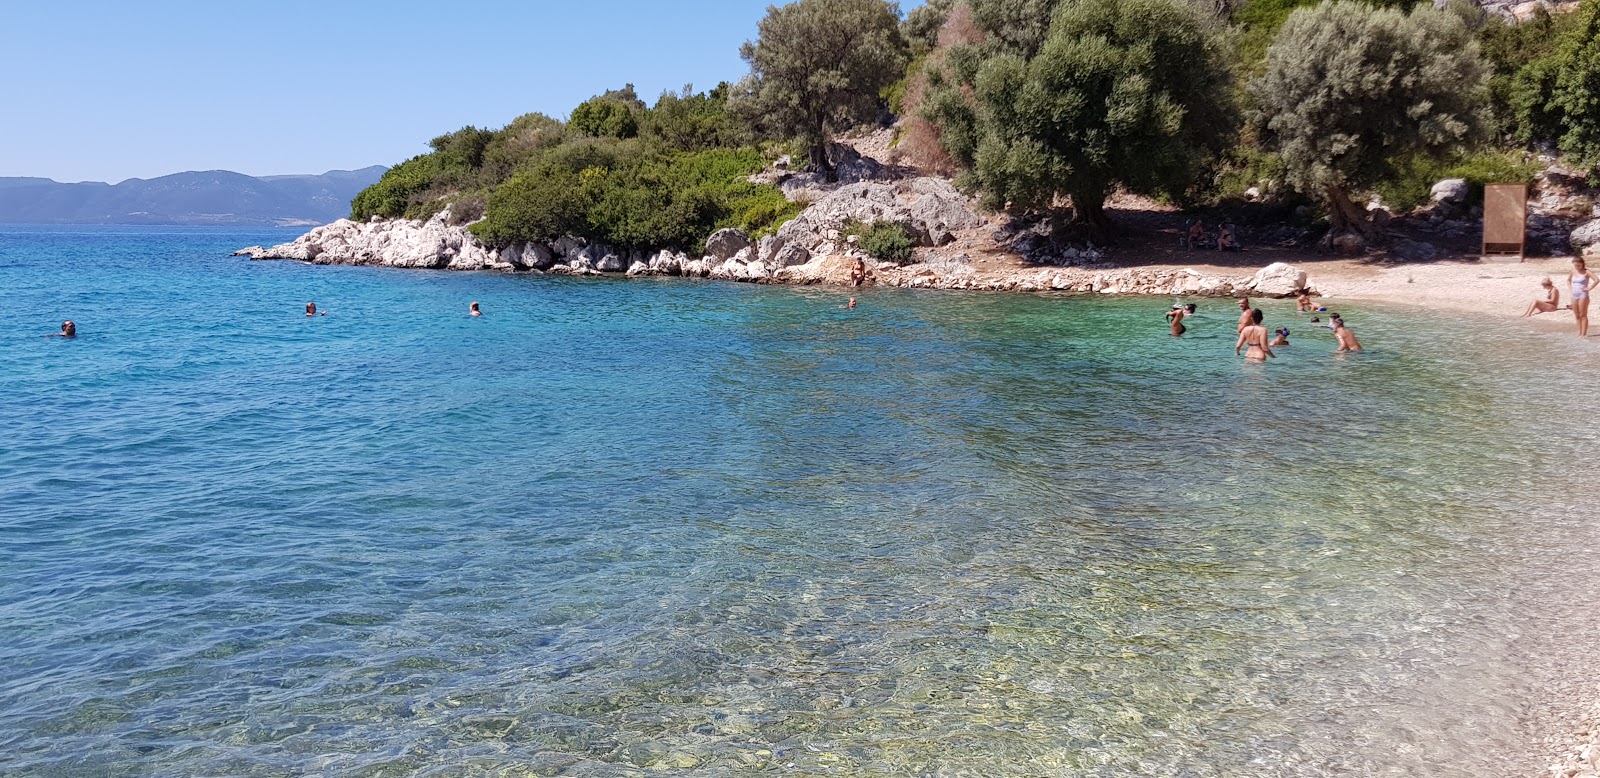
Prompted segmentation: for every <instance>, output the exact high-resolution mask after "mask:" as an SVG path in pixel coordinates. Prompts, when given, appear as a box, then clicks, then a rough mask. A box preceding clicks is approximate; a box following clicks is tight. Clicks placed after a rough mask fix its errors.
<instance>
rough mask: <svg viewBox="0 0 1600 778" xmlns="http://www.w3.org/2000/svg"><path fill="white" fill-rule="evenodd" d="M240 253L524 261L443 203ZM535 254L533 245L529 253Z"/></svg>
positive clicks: (365, 260) (442, 264) (432, 262)
mask: <svg viewBox="0 0 1600 778" xmlns="http://www.w3.org/2000/svg"><path fill="white" fill-rule="evenodd" d="M240 253H241V254H243V255H245V256H249V257H250V258H251V259H293V260H299V261H301V262H313V263H316V264H319V265H383V266H387V267H404V268H447V269H450V270H514V269H517V267H518V266H519V265H521V264H522V263H523V262H524V260H523V256H524V254H526V253H527V250H526V249H525V248H521V249H518V250H517V251H516V252H513V254H511V255H507V256H502V254H501V252H500V251H497V250H495V249H491V248H489V247H487V246H485V245H483V244H482V243H481V242H479V241H478V238H477V236H475V235H473V234H472V233H471V232H470V231H469V230H468V229H467V226H466V225H459V224H451V223H450V211H449V209H446V210H444V211H441V212H440V213H438V214H436V215H435V216H434V217H433V218H431V219H428V220H427V221H422V222H418V221H411V220H407V219H390V220H387V221H368V222H353V221H350V220H349V219H340V220H338V221H336V222H334V223H332V224H325V225H323V226H321V227H318V228H316V229H314V230H312V231H310V232H308V233H306V234H304V235H302V236H300V237H299V238H296V239H295V240H294V241H292V242H290V243H284V244H280V245H277V246H272V247H270V248H260V247H252V248H251V249H246V250H244V251H242V252H240ZM538 255H539V251H538V250H537V249H535V250H534V256H535V257H537V256H538ZM513 256H514V257H515V261H513V258H512V257H513Z"/></svg>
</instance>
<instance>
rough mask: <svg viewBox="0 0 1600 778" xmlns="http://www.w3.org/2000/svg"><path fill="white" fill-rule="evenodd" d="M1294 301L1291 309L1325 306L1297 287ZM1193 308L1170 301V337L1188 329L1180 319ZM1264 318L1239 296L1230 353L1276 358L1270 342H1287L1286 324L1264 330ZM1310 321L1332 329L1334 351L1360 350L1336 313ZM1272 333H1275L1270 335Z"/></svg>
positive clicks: (1256, 358) (1249, 357) (1255, 359)
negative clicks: (1234, 338) (1237, 318)
mask: <svg viewBox="0 0 1600 778" xmlns="http://www.w3.org/2000/svg"><path fill="white" fill-rule="evenodd" d="M1295 302H1296V305H1295V311H1296V312H1297V313H1306V312H1320V311H1323V310H1326V309H1324V308H1318V307H1315V306H1314V305H1312V303H1311V292H1310V291H1309V290H1306V289H1301V290H1299V291H1298V292H1296V293H1295ZM1195 310H1196V306H1195V304H1194V303H1188V304H1184V303H1175V304H1173V306H1172V309H1171V310H1169V311H1167V324H1168V326H1169V327H1170V328H1171V331H1172V335H1173V336H1174V337H1177V336H1179V335H1182V334H1183V333H1185V332H1188V328H1187V327H1185V326H1184V324H1183V321H1184V319H1187V318H1189V317H1191V316H1193V315H1194V314H1195ZM1265 320H1266V314H1264V313H1262V311H1261V309H1260V308H1255V307H1252V306H1251V305H1250V298H1248V297H1240V298H1239V323H1238V326H1237V327H1235V331H1236V332H1237V333H1238V335H1239V339H1238V341H1237V342H1235V343H1234V346H1233V353H1234V354H1235V355H1238V354H1239V353H1240V352H1244V358H1245V359H1246V360H1249V361H1251V362H1265V361H1267V360H1268V359H1275V358H1277V356H1278V355H1277V354H1275V353H1273V351H1272V347H1273V346H1287V345H1289V328H1288V327H1279V328H1278V329H1277V330H1274V331H1273V332H1271V333H1270V334H1269V333H1268V331H1267V326H1266V324H1265V323H1264V322H1265ZM1311 323H1312V324H1314V325H1316V326H1318V327H1327V328H1328V329H1331V330H1333V339H1334V342H1335V344H1336V345H1337V348H1335V349H1334V353H1339V352H1343V351H1360V350H1361V341H1359V340H1356V336H1355V333H1353V332H1351V331H1350V328H1349V327H1346V326H1345V323H1344V319H1343V318H1341V317H1340V316H1339V314H1337V313H1332V314H1329V315H1328V321H1327V322H1326V323H1324V322H1323V321H1322V320H1321V318H1320V317H1317V316H1313V317H1311ZM1273 335H1275V336H1276V337H1272V336H1273Z"/></svg>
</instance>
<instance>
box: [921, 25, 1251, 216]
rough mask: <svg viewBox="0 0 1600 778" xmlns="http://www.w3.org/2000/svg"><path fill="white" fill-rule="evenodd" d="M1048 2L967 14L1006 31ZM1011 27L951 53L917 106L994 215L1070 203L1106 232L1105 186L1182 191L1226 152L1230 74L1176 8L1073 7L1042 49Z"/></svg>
mask: <svg viewBox="0 0 1600 778" xmlns="http://www.w3.org/2000/svg"><path fill="white" fill-rule="evenodd" d="M1046 5H1047V4H1045V3H1044V2H1043V0H989V1H988V2H984V3H981V4H979V5H978V6H976V7H975V8H974V12H975V14H977V15H978V17H979V18H987V19H988V22H986V25H1000V26H1001V27H1007V26H1008V25H1009V24H1010V23H1011V21H1012V20H1014V19H1021V18H1023V17H1027V16H1028V15H1029V14H1031V13H1034V12H1037V11H1039V10H1041V9H1042V8H1044V7H1045V6H1046ZM985 15H986V16H985ZM1009 29H1010V32H1011V34H1012V37H1011V38H1010V39H1000V38H995V37H989V38H986V39H985V40H984V41H983V42H982V43H977V44H968V45H966V46H959V47H956V48H955V49H954V50H952V51H951V52H949V60H948V62H949V64H948V66H947V67H945V68H943V69H942V70H939V71H938V72H937V73H935V74H933V75H931V77H930V92H929V95H928V98H927V100H926V102H925V103H924V106H925V112H926V114H927V116H928V117H929V118H930V119H931V120H933V121H934V122H935V123H937V124H939V125H940V139H941V142H942V143H943V144H944V146H945V148H946V150H947V151H949V153H950V154H951V156H952V157H954V158H955V159H956V160H957V162H958V163H960V164H961V165H962V166H963V167H964V168H965V169H966V173H965V174H964V176H963V177H962V179H961V180H962V182H963V183H964V184H965V185H967V186H968V188H970V189H972V190H974V191H976V192H977V193H978V194H979V195H980V196H981V197H982V198H983V200H984V202H985V204H986V205H988V206H989V207H992V208H997V209H998V208H1011V209H1014V210H1028V209H1036V208H1044V207H1048V206H1049V205H1050V204H1051V202H1052V201H1053V200H1054V199H1055V198H1056V197H1057V196H1058V195H1061V194H1068V195H1071V197H1072V202H1073V207H1074V210H1075V211H1076V212H1077V214H1078V216H1079V217H1080V219H1082V220H1083V221H1085V222H1086V223H1088V224H1089V225H1090V227H1091V228H1092V230H1093V231H1094V232H1095V233H1097V234H1099V235H1102V236H1103V235H1104V234H1105V233H1107V231H1108V229H1109V223H1108V221H1107V219H1106V217H1105V214H1104V202H1105V198H1106V197H1107V195H1109V194H1110V192H1111V190H1112V188H1113V187H1115V186H1121V187H1124V188H1126V189H1128V190H1131V191H1135V192H1141V193H1147V194H1161V193H1177V192H1181V191H1182V190H1183V189H1184V188H1185V187H1186V186H1187V185H1188V184H1189V182H1190V181H1192V180H1193V178H1194V175H1195V171H1196V169H1197V167H1198V164H1199V163H1200V162H1201V161H1202V160H1203V159H1204V158H1205V157H1206V156H1207V155H1209V154H1211V153H1214V152H1216V151H1220V150H1221V149H1222V148H1223V147H1224V146H1225V145H1226V141H1227V140H1228V138H1229V135H1230V133H1231V130H1232V128H1233V125H1234V120H1233V107H1232V99H1231V98H1232V90H1231V86H1230V76H1229V71H1228V68H1227V66H1226V64H1225V62H1224V61H1223V59H1222V53H1223V50H1222V47H1221V46H1220V45H1219V42H1218V38H1217V36H1216V30H1215V29H1214V28H1213V27H1212V25H1211V23H1210V22H1209V21H1208V20H1206V19H1204V18H1202V17H1201V15H1200V14H1199V13H1198V11H1197V10H1196V9H1195V7H1194V6H1193V5H1192V4H1190V3H1188V2H1185V0H1068V2H1062V3H1060V4H1059V6H1058V7H1057V8H1056V10H1055V11H1054V14H1053V16H1052V18H1051V21H1050V23H1049V26H1048V27H1047V28H1043V37H1042V38H1040V39H1039V40H1038V41H1037V43H1035V41H1034V38H1033V33H1030V32H1027V31H1026V30H1022V29H1021V28H1016V27H1010V28H1009ZM1030 49H1035V51H1034V53H1032V54H1031V55H1030V54H1029V53H1028V52H1029V50H1030ZM968 95H971V97H970V98H969V97H968Z"/></svg>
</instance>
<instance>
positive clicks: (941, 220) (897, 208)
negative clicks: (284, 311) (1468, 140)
mask: <svg viewBox="0 0 1600 778" xmlns="http://www.w3.org/2000/svg"><path fill="white" fill-rule="evenodd" d="M858 177H861V178H868V179H869V180H856V181H847V182H846V183H843V184H837V185H831V186H826V187H824V186H822V185H820V184H816V183H814V182H807V181H804V180H803V179H802V180H801V181H799V182H791V181H787V180H786V181H784V182H783V183H784V184H787V186H785V191H786V192H789V193H790V194H791V196H793V197H796V198H805V199H810V198H811V197H816V199H815V200H813V201H812V202H811V205H810V206H809V207H807V208H806V209H805V210H803V211H802V212H801V213H800V215H799V216H797V217H796V218H794V219H792V220H791V221H789V222H787V223H785V224H784V225H783V226H782V227H780V228H779V229H778V231H777V233H776V234H773V235H767V236H763V237H760V238H758V239H755V238H752V237H751V236H749V235H746V234H745V233H743V232H742V231H740V230H737V229H724V230H719V231H718V232H716V233H715V234H713V235H711V236H710V237H709V238H708V239H707V240H706V251H705V253H704V254H702V255H700V256H689V255H687V254H684V253H683V252H674V251H667V250H662V251H656V252H644V251H629V250H623V249H616V248H612V247H609V246H605V245H603V244H599V243H592V242H589V241H585V240H583V239H580V238H563V239H561V240H557V241H552V242H550V243H532V242H530V243H517V244H512V245H509V246H502V247H495V246H489V245H485V244H484V243H483V242H482V241H480V240H478V238H477V237H476V236H475V235H473V233H472V232H471V230H470V229H469V227H470V225H469V224H458V223H455V222H454V220H453V219H452V215H451V213H450V211H449V209H445V210H444V211H441V212H440V213H438V214H437V215H435V216H433V217H432V218H430V219H428V220H427V221H413V220H407V219H387V220H380V219H373V220H371V221H367V222H354V221H350V220H348V219H341V220H339V221H336V222H333V223H332V224H328V225H324V226H321V227H317V228H316V229H313V230H311V231H310V232H308V233H306V234H305V235H302V236H301V237H299V238H298V239H296V240H294V241H292V242H289V243H284V244H281V245H277V246H271V247H262V246H251V247H249V248H245V249H240V250H239V251H237V252H235V256H247V257H249V258H251V259H258V260H267V259H284V260H297V261H301V262H310V263H313V264H323V265H374V266H384V267H398V268H415V269H435V270H478V271H485V270H497V271H504V272H526V273H550V274H558V275H580V276H581V275H606V274H614V275H622V276H629V277H640V276H676V277H685V278H710V279H721V280H727V281H738V282H746V283H767V284H798V285H806V284H833V285H840V286H844V285H849V284H850V283H851V274H852V272H853V271H854V269H855V268H856V266H857V263H858V262H859V263H860V264H861V265H862V266H863V267H864V269H865V271H866V279H865V281H864V282H863V285H867V286H874V285H875V286H895V287H910V288H918V289H966V290H989V291H1021V292H1039V291H1062V292H1093V293H1100V294H1144V295H1169V294H1170V295H1198V296H1208V295H1231V294H1237V293H1250V294H1256V295H1271V296H1286V295H1288V294H1290V293H1291V292H1292V291H1294V290H1295V289H1296V288H1299V287H1300V286H1301V285H1303V284H1305V283H1306V273H1305V271H1304V270H1302V269H1300V268H1296V267H1292V266H1289V265H1286V264H1284V263H1273V264H1272V265H1271V266H1269V267H1267V268H1264V269H1262V270H1261V271H1260V272H1257V273H1253V274H1252V273H1242V274H1239V273H1228V272H1222V273H1219V272H1212V271H1200V270H1194V269H1190V268H1160V267H1115V266H1113V265H1111V264H1109V263H1107V262H1106V261H1105V256H1104V254H1103V252H1102V251H1101V250H1100V249H1097V248H1095V247H1093V246H1090V245H1087V244H1085V245H1082V246H1081V247H1074V246H1060V245H1053V246H1051V247H1049V250H1048V252H1047V254H1048V256H1040V254H1043V253H1046V252H1044V251H1042V250H1040V251H1030V254H1032V255H1034V256H1035V257H1036V258H1035V259H1029V258H1027V257H1025V256H1022V255H1020V254H1018V253H1017V252H1018V251H1027V250H1029V249H1033V248H1035V243H1034V236H1033V235H1032V234H1031V233H1029V232H1027V231H1019V230H1017V229H1016V228H1015V227H1012V226H1011V225H1009V224H1007V223H1004V222H1003V221H1002V220H1001V219H1000V218H997V217H995V216H993V215H988V214H984V213H982V212H981V211H980V210H979V209H977V207H976V205H975V204H974V203H973V201H972V200H971V199H970V198H968V197H967V196H966V195H964V194H962V193H961V192H960V191H958V190H957V189H956V188H955V187H953V186H952V185H951V184H950V182H949V181H947V180H945V179H941V178H934V177H905V178H897V179H894V180H870V174H869V175H868V176H858ZM797 183H798V184H799V185H796V184H797ZM875 222H890V223H894V224H897V225H900V226H901V227H902V228H904V230H905V231H906V233H907V234H908V235H909V236H911V237H912V239H913V240H914V241H915V242H916V244H917V246H918V248H917V249H916V251H915V252H914V253H913V256H912V258H911V259H910V260H909V261H907V262H905V263H894V262H883V261H879V260H876V259H874V258H872V257H871V256H869V255H868V254H867V253H866V252H865V251H864V250H862V249H861V248H860V247H859V246H858V245H857V243H858V241H857V238H856V237H855V236H852V235H847V234H846V230H847V229H848V227H849V226H850V225H851V224H871V223H875ZM1019 244H1020V245H1019Z"/></svg>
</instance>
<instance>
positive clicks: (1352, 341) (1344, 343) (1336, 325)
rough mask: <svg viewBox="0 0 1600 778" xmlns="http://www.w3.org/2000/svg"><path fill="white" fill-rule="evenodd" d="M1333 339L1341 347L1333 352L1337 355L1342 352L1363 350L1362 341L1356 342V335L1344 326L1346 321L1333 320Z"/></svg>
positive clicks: (1336, 318)
mask: <svg viewBox="0 0 1600 778" xmlns="http://www.w3.org/2000/svg"><path fill="white" fill-rule="evenodd" d="M1333 339H1334V340H1335V341H1338V343H1339V347H1338V348H1336V349H1334V350H1333V353H1335V354H1337V353H1339V352H1341V351H1360V350H1361V341H1359V340H1356V334H1355V333H1353V332H1351V331H1350V328H1349V327H1346V326H1344V319H1340V318H1338V317H1335V318H1334V319H1333Z"/></svg>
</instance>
